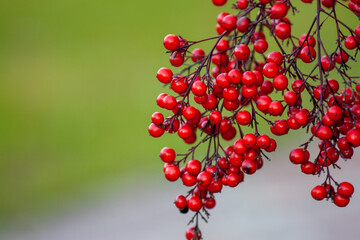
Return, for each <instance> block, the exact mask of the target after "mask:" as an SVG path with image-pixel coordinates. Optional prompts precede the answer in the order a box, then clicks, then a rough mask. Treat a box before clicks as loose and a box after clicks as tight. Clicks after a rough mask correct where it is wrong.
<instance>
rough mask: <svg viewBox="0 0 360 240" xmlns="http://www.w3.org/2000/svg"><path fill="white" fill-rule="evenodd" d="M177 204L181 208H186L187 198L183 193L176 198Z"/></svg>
mask: <svg viewBox="0 0 360 240" xmlns="http://www.w3.org/2000/svg"><path fill="white" fill-rule="evenodd" d="M174 203H175V206H176V207H177V208H179V209H184V208H186V206H187V201H186V198H185V197H184V196H183V195H178V196H176V198H175V202H174Z"/></svg>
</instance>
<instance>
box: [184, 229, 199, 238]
mask: <svg viewBox="0 0 360 240" xmlns="http://www.w3.org/2000/svg"><path fill="white" fill-rule="evenodd" d="M195 235H196V238H197V239H201V232H200V229H197V228H196V227H189V228H188V229H187V230H186V233H185V237H186V239H187V240H192V239H194V236H195Z"/></svg>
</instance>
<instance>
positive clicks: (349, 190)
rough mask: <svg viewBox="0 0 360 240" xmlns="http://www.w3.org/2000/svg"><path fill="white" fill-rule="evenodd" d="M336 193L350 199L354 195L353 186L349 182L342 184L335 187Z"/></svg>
mask: <svg viewBox="0 0 360 240" xmlns="http://www.w3.org/2000/svg"><path fill="white" fill-rule="evenodd" d="M337 193H338V194H340V195H341V196H343V197H351V196H352V195H353V193H354V186H353V185H352V184H351V183H349V182H342V183H340V184H339V186H338V187H337Z"/></svg>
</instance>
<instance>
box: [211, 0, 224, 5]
mask: <svg viewBox="0 0 360 240" xmlns="http://www.w3.org/2000/svg"><path fill="white" fill-rule="evenodd" d="M211 1H212V2H213V4H214V5H215V6H222V5H225V3H226V2H227V0H211Z"/></svg>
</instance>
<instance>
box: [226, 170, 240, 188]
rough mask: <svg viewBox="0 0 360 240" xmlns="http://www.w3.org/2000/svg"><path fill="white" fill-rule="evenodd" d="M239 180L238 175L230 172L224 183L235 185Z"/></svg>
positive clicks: (230, 185)
mask: <svg viewBox="0 0 360 240" xmlns="http://www.w3.org/2000/svg"><path fill="white" fill-rule="evenodd" d="M240 180H241V179H240V177H239V175H237V174H235V173H230V174H229V175H228V176H227V178H226V183H227V185H228V186H229V187H236V186H237V185H239V183H240V182H241V181H240Z"/></svg>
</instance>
